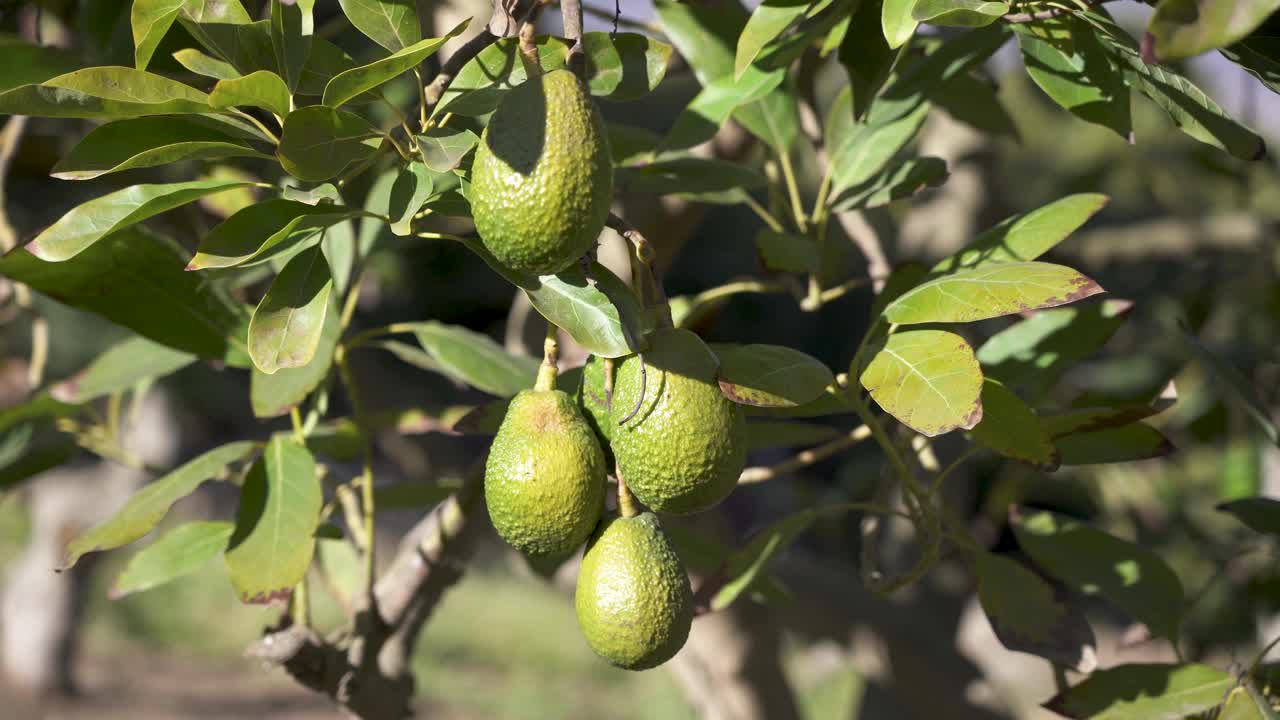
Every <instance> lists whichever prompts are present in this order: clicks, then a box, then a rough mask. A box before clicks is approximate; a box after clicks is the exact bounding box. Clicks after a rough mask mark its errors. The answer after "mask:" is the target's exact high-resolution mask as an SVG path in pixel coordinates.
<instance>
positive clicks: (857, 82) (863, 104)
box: [827, 0, 898, 147]
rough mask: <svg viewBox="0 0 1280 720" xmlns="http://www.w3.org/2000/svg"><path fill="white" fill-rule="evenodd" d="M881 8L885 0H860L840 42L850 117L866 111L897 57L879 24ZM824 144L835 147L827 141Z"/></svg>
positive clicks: (857, 116) (860, 115) (860, 114)
mask: <svg viewBox="0 0 1280 720" xmlns="http://www.w3.org/2000/svg"><path fill="white" fill-rule="evenodd" d="M883 11H884V0H865V2H859V3H858V6H857V7H856V8H855V9H854V11H853V14H852V15H851V19H850V21H849V30H848V32H847V33H846V34H845V36H844V38H843V40H842V41H841V43H840V55H839V57H840V64H841V65H843V66H844V69H845V71H846V72H847V73H848V74H849V88H848V92H849V94H850V100H851V106H850V107H849V111H850V112H851V115H850V116H849V120H854V119H856V118H861V117H863V116H864V115H865V114H866V112H867V108H869V107H870V106H871V101H872V99H874V98H875V95H876V92H877V91H878V90H879V89H880V88H881V87H883V86H884V83H885V81H886V80H888V79H889V73H890V71H891V70H892V69H893V61H894V58H896V57H898V53H896V52H894V50H893V48H890V47H889V43H888V42H887V41H886V40H885V33H884V30H883V29H882V28H881V27H880V16H881V14H882V13H883ZM836 104H837V105H838V104H839V101H837V102H836ZM833 107H834V106H833ZM827 147H835V146H834V145H832V144H830V143H828V145H827Z"/></svg>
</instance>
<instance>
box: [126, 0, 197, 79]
mask: <svg viewBox="0 0 1280 720" xmlns="http://www.w3.org/2000/svg"><path fill="white" fill-rule="evenodd" d="M183 4H184V2H183V0H136V1H135V2H134V3H133V8H132V9H131V11H130V14H129V24H130V27H132V29H133V45H134V48H136V49H135V50H134V54H133V57H134V65H135V66H136V67H137V68H138V69H139V70H146V69H147V64H148V63H150V62H151V56H152V55H154V54H155V51H156V47H157V46H159V45H160V41H161V40H163V39H164V36H165V34H166V33H168V32H169V28H170V27H171V26H172V25H173V22H174V20H177V19H178V15H179V14H181V13H182V6H183Z"/></svg>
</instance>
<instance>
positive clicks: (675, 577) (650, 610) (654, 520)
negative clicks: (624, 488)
mask: <svg viewBox="0 0 1280 720" xmlns="http://www.w3.org/2000/svg"><path fill="white" fill-rule="evenodd" d="M574 604H575V605H576V607H577V611H578V626H579V627H580V628H581V629H582V635H583V637H585V638H586V640H587V644H588V645H590V646H591V649H592V650H594V651H595V653H596V654H597V655H599V656H600V657H602V658H604V659H605V660H608V661H609V663H610V664H612V665H616V666H617V667H620V668H625V669H627V670H647V669H649V668H652V667H657V666H658V665H661V664H662V663H664V662H666V661H668V660H670V659H671V657H672V656H673V655H675V654H676V653H677V652H679V651H680V648H682V647H684V643H685V640H687V639H688V638H689V625H690V623H692V622H693V591H692V590H691V589H690V587H689V575H688V574H687V573H686V572H685V570H684V565H682V564H681V563H680V558H679V557H678V556H677V555H676V552H675V549H674V548H673V547H672V546H671V541H670V540H669V539H668V538H667V534H666V533H664V532H663V531H662V528H661V527H660V526H659V525H658V516H656V515H654V514H653V513H648V512H647V513H641V514H640V515H637V516H635V517H632V518H622V517H612V518H606V519H605V521H604V522H602V523H601V524H600V528H599V529H598V530H597V531H596V534H595V536H593V537H592V538H591V543H590V544H589V545H588V546H587V552H586V554H585V555H584V556H583V558H582V568H581V569H580V570H579V571H578V590H577V594H576V595H575V598H574Z"/></svg>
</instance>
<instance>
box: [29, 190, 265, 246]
mask: <svg viewBox="0 0 1280 720" xmlns="http://www.w3.org/2000/svg"><path fill="white" fill-rule="evenodd" d="M251 184H252V183H246V182H240V181H236V180H193V181H190V182H181V183H165V184H158V185H131V186H129V187H127V188H125V189H123V190H117V191H115V192H113V193H110V194H107V195H103V196H102V197H99V198H94V199H93V200H90V201H88V202H86V203H84V204H82V205H80V206H78V207H76V208H73V209H72V210H70V211H68V212H67V213H66V214H65V215H63V216H62V217H61V218H58V221H57V222H55V223H54V224H52V225H50V226H49V227H48V228H46V229H45V230H44V232H42V233H40V234H39V235H37V236H36V237H35V239H34V240H32V241H31V242H29V243H27V245H26V249H27V251H28V252H30V253H31V254H32V255H34V256H36V257H38V258H40V259H41V260H45V261H48V262H62V261H64V260H70V259H71V258H73V257H75V256H76V255H79V254H80V253H82V252H84V251H85V250H86V249H88V248H89V247H91V246H92V245H93V244H94V243H96V242H98V241H99V240H101V239H102V238H104V237H107V236H108V235H111V234H112V233H115V232H118V231H120V230H123V229H125V228H128V227H130V226H131V225H134V224H136V223H139V222H142V221H143V220H146V219H147V218H149V217H152V216H153V215H159V214H160V213H162V212H165V211H167V210H172V209H173V208H176V207H179V206H181V205H185V204H187V203H189V202H192V201H194V200H199V199H200V198H202V197H204V196H206V195H212V194H213V193H218V192H222V191H224V190H232V189H236V188H243V187H248V186H249V185H251Z"/></svg>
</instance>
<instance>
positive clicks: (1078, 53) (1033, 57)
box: [1014, 15, 1133, 140]
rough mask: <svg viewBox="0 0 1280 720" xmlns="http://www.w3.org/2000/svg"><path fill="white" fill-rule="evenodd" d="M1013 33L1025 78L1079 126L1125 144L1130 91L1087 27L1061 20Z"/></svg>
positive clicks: (1072, 19) (1129, 129)
mask: <svg viewBox="0 0 1280 720" xmlns="http://www.w3.org/2000/svg"><path fill="white" fill-rule="evenodd" d="M1014 31H1015V32H1016V33H1017V35H1018V47H1019V48H1021V50H1022V61H1023V64H1024V65H1025V66H1026V68H1027V74H1028V75H1030V76H1031V79H1032V80H1033V81H1035V84H1036V85H1038V86H1040V89H1041V90H1043V91H1044V93H1045V94H1046V95H1048V96H1049V97H1050V99H1052V100H1053V101H1054V102H1056V103H1058V105H1060V106H1062V107H1063V108H1065V109H1066V110H1069V111H1070V112H1071V113H1072V114H1073V115H1075V116H1076V117H1078V118H1080V119H1081V120H1084V121H1085V122H1091V123H1094V124H1095V125H1101V126H1103V127H1105V128H1109V129H1111V130H1113V131H1114V132H1115V133H1116V134H1117V135H1119V136H1120V137H1122V138H1124V139H1125V140H1128V139H1129V137H1130V135H1131V133H1132V132H1133V121H1132V118H1131V117H1130V99H1129V95H1130V92H1129V86H1128V85H1127V84H1126V83H1125V80H1124V76H1123V75H1122V74H1121V72H1120V70H1119V68H1118V67H1116V65H1115V63H1113V62H1112V61H1111V59H1110V58H1109V57H1108V54H1107V51H1106V49H1105V48H1104V47H1103V46H1102V43H1101V42H1099V41H1098V38H1097V35H1096V33H1094V32H1093V30H1092V29H1091V28H1090V27H1089V26H1088V25H1086V24H1085V23H1084V22H1083V21H1081V20H1078V19H1076V18H1075V17H1074V16H1071V15H1064V16H1061V17H1057V18H1052V19H1049V20H1046V21H1043V22H1042V23H1036V25H1035V26H1034V27H1032V26H1030V25H1026V24H1017V25H1015V26H1014Z"/></svg>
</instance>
